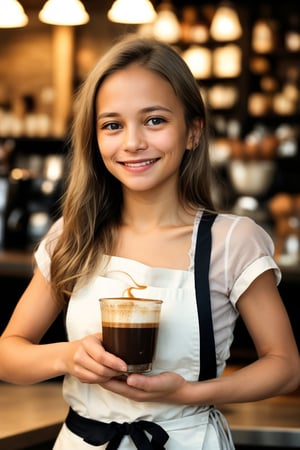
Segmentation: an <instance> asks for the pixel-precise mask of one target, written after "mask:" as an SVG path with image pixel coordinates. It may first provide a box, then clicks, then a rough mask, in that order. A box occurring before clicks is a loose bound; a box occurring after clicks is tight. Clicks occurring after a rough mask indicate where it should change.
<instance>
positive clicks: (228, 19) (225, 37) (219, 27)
mask: <svg viewBox="0 0 300 450" xmlns="http://www.w3.org/2000/svg"><path fill="white" fill-rule="evenodd" d="M210 34H211V37H212V38H213V39H215V40H216V41H223V42H226V41H234V40H236V39H239V38H240V37H241V35H242V27H241V24H240V20H239V17H238V14H237V12H236V10H235V9H234V7H233V5H232V4H231V3H230V2H229V1H224V2H222V3H221V4H220V5H219V7H218V8H217V10H216V13H215V15H214V17H213V20H212V23H211V27H210Z"/></svg>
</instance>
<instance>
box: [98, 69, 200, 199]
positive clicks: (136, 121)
mask: <svg viewBox="0 0 300 450" xmlns="http://www.w3.org/2000/svg"><path fill="white" fill-rule="evenodd" d="M96 115H97V140H98V145H99V149H100V153H101V156H102V159H103V162H104V164H105V166H106V168H107V170H108V171H109V172H110V173H111V174H112V175H113V176H114V177H116V178H117V179H118V180H119V181H120V182H121V183H122V186H123V190H124V191H126V190H133V191H139V192H145V191H149V190H153V189H157V188H159V189H160V190H161V189H162V188H163V187H166V188H167V189H168V188H169V187H170V186H171V188H173V187H174V188H176V187H177V182H178V175H179V167H180V163H181V160H182V157H183V154H184V153H185V151H186V149H187V148H191V146H192V130H187V127H186V123H185V119H184V109H183V106H182V104H181V102H180V101H179V99H178V97H177V96H176V94H175V92H174V90H173V88H172V86H171V85H170V83H168V81H167V80H165V79H163V78H162V77H160V76H159V75H157V74H156V73H154V72H152V71H150V70H147V69H145V68H143V67H141V66H138V65H131V66H128V67H126V68H124V69H122V70H120V71H118V72H115V73H113V74H112V75H110V76H108V77H107V78H106V79H105V81H104V82H103V84H102V85H101V87H100V89H99V91H98V94H97V97H96Z"/></svg>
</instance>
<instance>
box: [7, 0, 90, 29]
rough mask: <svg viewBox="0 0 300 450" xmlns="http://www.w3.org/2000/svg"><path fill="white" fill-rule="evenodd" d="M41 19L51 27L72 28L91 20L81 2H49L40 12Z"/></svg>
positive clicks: (64, 0) (75, 0) (53, 0)
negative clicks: (68, 26) (66, 26)
mask: <svg viewBox="0 0 300 450" xmlns="http://www.w3.org/2000/svg"><path fill="white" fill-rule="evenodd" d="M0 1H1V0H0ZM39 19H40V20H41V22H44V23H49V24H51V25H70V26H72V25H84V24H85V23H87V22H88V21H89V19H90V18H89V15H88V13H87V12H86V10H85V7H84V5H83V4H82V3H81V2H80V1H79V0H48V1H46V3H45V4H44V6H43V8H42V9H41V11H40V12H39Z"/></svg>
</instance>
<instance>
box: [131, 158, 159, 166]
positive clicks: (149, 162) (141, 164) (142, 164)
mask: <svg viewBox="0 0 300 450" xmlns="http://www.w3.org/2000/svg"><path fill="white" fill-rule="evenodd" d="M154 161H155V159H149V161H143V162H136V163H126V162H124V163H123V164H124V166H127V167H143V166H148V165H149V164H152V163H154Z"/></svg>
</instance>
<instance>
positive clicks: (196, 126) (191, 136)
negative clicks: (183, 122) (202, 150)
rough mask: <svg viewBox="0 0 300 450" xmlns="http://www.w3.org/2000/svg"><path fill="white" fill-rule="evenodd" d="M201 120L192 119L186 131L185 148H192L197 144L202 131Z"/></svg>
mask: <svg viewBox="0 0 300 450" xmlns="http://www.w3.org/2000/svg"><path fill="white" fill-rule="evenodd" d="M202 128H203V122H202V120H201V119H194V120H193V123H192V125H191V126H190V128H189V131H188V139H187V147H186V148H187V150H194V149H195V147H196V146H197V145H198V143H199V141H200V137H201V133H202Z"/></svg>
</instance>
